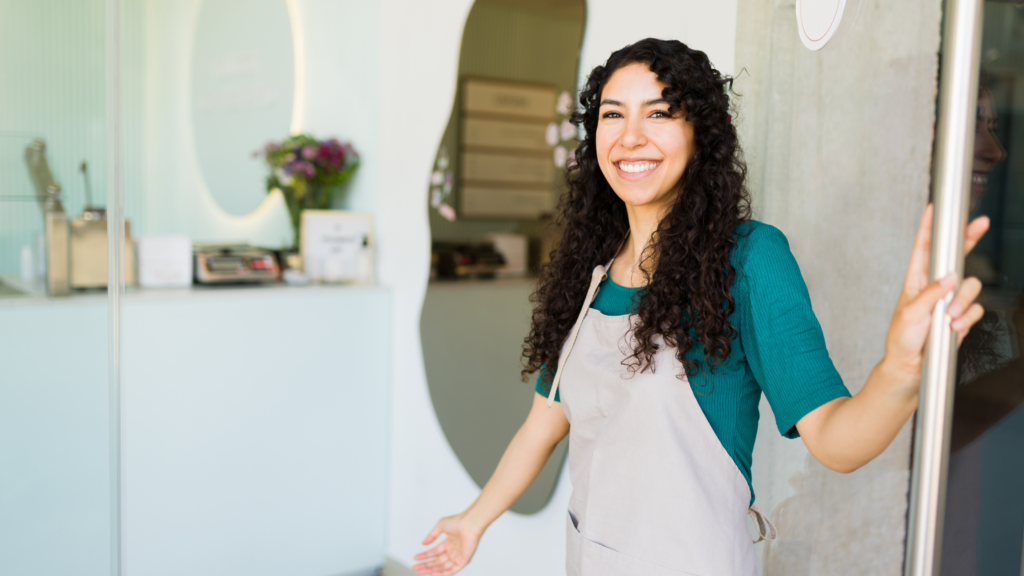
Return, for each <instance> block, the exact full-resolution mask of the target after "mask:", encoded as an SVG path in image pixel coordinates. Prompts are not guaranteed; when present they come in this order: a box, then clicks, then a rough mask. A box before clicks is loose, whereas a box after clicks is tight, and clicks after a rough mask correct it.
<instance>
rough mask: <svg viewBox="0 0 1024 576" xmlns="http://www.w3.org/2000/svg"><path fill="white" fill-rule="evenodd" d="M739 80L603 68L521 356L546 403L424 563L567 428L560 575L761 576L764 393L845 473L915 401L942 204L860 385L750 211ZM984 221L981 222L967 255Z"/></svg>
mask: <svg viewBox="0 0 1024 576" xmlns="http://www.w3.org/2000/svg"><path fill="white" fill-rule="evenodd" d="M730 82H731V80H730V79H729V78H727V77H724V76H723V75H722V74H720V73H719V72H718V71H717V70H716V69H715V68H714V67H713V66H712V65H711V62H710V61H709V59H708V57H707V55H706V54H704V53H703V52H700V51H697V50H693V49H692V48H690V47H688V46H686V45H685V44H683V43H681V42H678V41H665V40H655V39H646V40H641V41H639V42H637V43H635V44H632V45H630V46H626V47H625V48H623V49H621V50H619V51H617V52H615V53H613V54H612V55H611V57H610V58H609V59H608V61H607V63H606V64H604V65H603V66H598V67H596V68H595V69H594V70H593V71H592V72H591V74H590V76H589V77H588V79H587V83H586V85H585V87H584V89H583V91H582V93H581V95H580V98H579V103H580V105H581V107H582V111H581V112H578V113H575V114H573V121H574V122H575V123H576V124H577V125H581V126H582V127H583V128H584V130H585V136H584V138H583V140H582V142H581V143H580V145H579V147H578V148H577V149H576V152H575V162H573V163H570V164H569V167H568V169H567V174H566V180H567V183H568V187H569V191H568V192H567V193H566V194H565V195H564V196H563V197H562V202H561V205H560V214H559V218H560V220H561V222H562V223H563V226H564V232H563V234H562V238H561V242H560V243H559V244H558V246H557V248H556V249H555V251H554V252H553V253H552V256H551V265H550V266H549V267H547V268H545V269H544V270H543V271H542V273H541V277H540V279H539V282H538V288H537V291H536V293H535V295H534V298H533V301H534V302H536V304H537V305H536V308H535V309H534V313H533V322H532V326H531V330H530V334H529V336H528V337H527V339H526V343H525V346H524V353H523V355H524V357H525V358H526V360H527V366H526V368H525V369H524V371H523V376H524V377H526V376H527V375H529V374H530V373H532V372H535V371H539V372H540V374H541V375H540V378H538V381H537V385H536V391H537V395H536V396H535V397H534V403H533V409H532V410H531V412H530V414H529V416H528V417H527V419H526V422H525V423H524V424H523V425H522V427H521V428H520V429H519V432H518V433H517V434H516V436H515V437H514V438H513V439H512V442H511V443H510V444H509V446H508V448H507V449H506V451H505V454H504V455H503V456H502V459H501V461H500V463H499V464H498V467H497V469H496V470H495V472H494V474H493V475H492V477H491V479H490V480H489V481H488V483H487V485H486V486H484V489H483V491H482V492H481V494H480V496H479V497H478V498H477V500H476V501H475V502H474V503H473V504H472V505H471V506H470V507H469V508H468V509H467V510H466V511H464V512H463V513H461V514H458V515H455V516H451V517H448V518H443V519H442V520H441V521H440V522H438V524H437V525H436V526H435V527H434V529H433V530H432V531H431V532H430V534H429V535H428V536H427V538H426V539H425V540H424V542H423V544H424V545H430V544H432V543H433V542H434V541H435V540H436V539H437V538H438V537H439V536H440V535H441V534H445V535H447V539H446V540H444V541H443V542H442V543H441V544H439V545H437V546H436V547H434V548H433V549H431V550H429V551H427V552H424V553H422V554H420V555H418V556H417V559H418V560H423V561H424V562H423V563H421V564H418V565H417V566H415V567H414V568H415V569H416V570H418V571H419V572H421V573H425V574H434V575H439V576H447V575H449V574H453V573H455V572H457V571H458V570H460V569H461V568H462V567H463V566H465V565H466V563H468V562H469V560H470V558H471V557H472V555H473V553H474V552H475V550H476V547H477V544H478V542H479V540H480V538H481V536H482V535H483V532H484V531H485V530H486V529H487V527H488V526H489V525H490V524H491V523H492V522H493V521H494V520H495V519H497V518H498V517H499V516H500V515H501V514H502V513H503V512H504V511H505V510H507V509H508V507H509V506H510V505H511V503H512V502H513V501H514V500H515V499H516V498H518V496H519V495H520V494H521V493H522V492H523V490H525V489H526V487H527V486H528V485H529V484H530V483H531V482H532V481H533V479H534V478H535V477H536V475H537V473H538V472H539V471H540V469H541V467H542V466H543V465H544V463H545V461H546V460H547V459H548V457H549V456H550V454H551V453H552V451H553V449H554V446H555V445H556V444H557V443H558V442H559V441H561V440H562V439H563V438H564V437H566V436H568V437H569V444H570V450H569V462H568V464H569V476H570V478H571V481H572V487H573V492H572V496H571V497H570V500H569V506H568V508H569V509H568V514H567V517H566V568H567V574H568V575H569V576H582V575H584V574H585V575H587V576H612V575H614V576H634V575H635V576H640V575H643V576H651V575H658V576H670V575H674V574H735V575H743V576H754V575H756V574H759V569H758V567H757V561H756V558H755V551H754V547H753V545H752V541H751V539H750V534H749V532H748V530H747V519H748V517H749V518H750V519H752V520H753V521H754V526H755V528H756V530H757V534H758V540H757V541H760V540H773V539H774V538H775V537H776V536H777V531H776V529H775V527H774V525H773V524H772V523H771V522H770V521H769V520H768V518H767V517H766V516H765V515H764V514H763V513H762V512H761V511H760V510H759V509H758V507H757V506H755V505H754V493H753V487H752V482H751V460H752V453H753V447H754V438H755V436H756V434H757V427H758V419H759V411H758V403H759V401H760V397H761V394H762V393H763V394H764V395H765V396H766V397H767V399H768V402H769V404H770V405H771V408H772V412H773V413H774V415H775V420H776V425H777V427H778V430H779V432H780V433H781V434H782V435H783V436H786V437H788V438H802V439H803V441H804V443H805V445H806V446H807V449H808V451H809V452H810V453H811V454H812V455H813V456H814V457H815V458H816V459H817V460H818V461H819V462H821V463H822V464H824V465H825V466H826V467H828V468H830V469H832V470H834V471H837V472H843V473H846V472H852V471H854V470H856V469H858V468H860V467H861V466H863V465H865V464H866V463H868V462H869V461H871V460H872V459H874V458H875V457H877V456H878V455H879V454H880V453H881V452H882V451H883V450H885V449H886V447H887V446H888V445H889V444H890V443H891V442H892V441H893V439H894V438H895V437H896V434H897V433H898V432H899V430H900V428H901V427H902V426H903V425H904V424H905V423H906V422H907V420H908V419H909V417H910V416H911V414H912V413H913V412H914V409H915V408H916V406H917V391H918V383H919V381H920V377H921V365H922V363H923V358H924V347H925V343H926V340H927V336H928V331H929V327H930V323H931V315H932V309H933V308H934V306H935V304H936V302H938V301H939V300H940V299H942V298H944V297H946V296H947V295H949V294H951V293H952V292H953V288H954V287H955V285H956V282H955V278H954V277H952V276H949V277H946V278H943V279H942V280H939V281H936V282H931V283H929V282H928V266H929V265H928V253H929V244H930V241H931V238H930V231H931V210H930V209H929V210H926V211H925V215H924V217H923V218H922V222H921V226H920V230H919V233H918V237H917V241H916V243H915V246H914V254H913V256H912V258H911V264H910V267H909V270H908V272H907V277H906V281H905V283H904V286H903V292H902V295H901V298H900V301H899V303H898V305H897V309H896V312H895V314H894V315H893V319H892V322H891V324H890V326H889V334H888V338H887V342H886V351H885V357H884V358H883V359H882V360H881V361H880V362H879V363H878V364H877V365H876V367H875V369H874V370H873V371H872V373H871V375H870V377H869V378H868V379H867V382H866V383H865V384H864V386H863V388H862V390H861V391H860V392H858V393H857V394H856V395H855V396H853V397H851V396H850V393H849V392H848V390H847V388H846V386H845V385H844V384H843V381H842V379H841V378H840V376H839V373H838V371H837V370H836V368H835V366H834V365H833V364H832V360H831V358H830V357H829V353H828V350H827V349H826V347H825V338H824V334H823V333H822V330H821V327H820V325H819V324H818V321H817V318H816V317H815V314H814V311H813V309H812V307H811V302H810V296H809V294H808V291H807V287H806V285H805V284H804V280H803V277H802V275H801V273H800V269H799V267H798V266H797V263H796V259H795V258H794V256H793V254H792V253H791V252H790V249H789V244H788V242H787V240H786V237H785V236H784V235H783V234H782V233H781V232H780V231H779V230H778V229H776V228H773V227H772V226H769V225H766V224H762V223H760V222H756V221H754V220H751V219H750V211H749V200H748V196H747V191H746V186H745V182H744V180H745V175H746V166H745V164H744V162H743V160H742V156H741V151H740V148H739V142H738V138H737V134H736V129H735V128H734V127H733V125H732V123H731V121H730V113H729V112H730V102H729V91H728V90H727V87H728V86H729V85H730ZM987 228H988V221H987V219H984V218H983V219H979V221H977V222H975V223H972V224H971V225H970V226H968V228H967V231H966V240H965V247H966V249H967V250H968V251H969V250H970V249H971V248H973V246H974V245H975V244H976V243H977V241H978V239H979V238H980V237H981V236H982V235H983V234H984V232H985V230H986V229H987ZM979 290H980V283H979V282H978V281H977V279H968V280H965V281H964V282H963V283H962V284H961V286H960V288H959V290H958V291H957V292H956V295H955V296H954V297H953V300H952V304H951V305H950V307H949V308H948V311H949V315H950V317H951V320H952V324H951V326H952V329H953V330H955V331H956V332H957V333H958V334H959V336H960V337H961V338H962V337H964V336H965V335H966V334H967V332H968V330H969V329H970V328H971V326H972V325H973V324H974V323H975V322H977V321H978V319H979V318H980V317H981V307H980V306H979V305H978V304H976V303H974V300H975V298H976V297H977V296H978V292H979ZM560 384H561V385H562V386H561V389H560V388H559V385H560Z"/></svg>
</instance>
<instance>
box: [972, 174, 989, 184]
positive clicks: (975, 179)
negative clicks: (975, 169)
mask: <svg viewBox="0 0 1024 576" xmlns="http://www.w3.org/2000/svg"><path fill="white" fill-rule="evenodd" d="M971 183H972V184H988V176H982V175H981V174H975V175H973V176H971Z"/></svg>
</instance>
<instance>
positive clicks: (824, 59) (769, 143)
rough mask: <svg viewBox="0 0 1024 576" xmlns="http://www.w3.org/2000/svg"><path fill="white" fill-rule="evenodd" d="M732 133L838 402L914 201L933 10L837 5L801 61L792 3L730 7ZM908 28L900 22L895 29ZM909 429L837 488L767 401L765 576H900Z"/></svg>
mask: <svg viewBox="0 0 1024 576" xmlns="http://www.w3.org/2000/svg"><path fill="white" fill-rule="evenodd" d="M738 13H739V18H738V20H737V29H736V38H737V42H736V70H737V71H740V70H741V69H745V72H738V73H737V74H738V76H739V79H738V80H737V82H736V90H737V91H738V92H740V93H741V94H742V95H743V97H742V99H741V100H740V112H739V118H738V123H739V127H740V130H741V137H742V141H743V145H744V148H745V150H746V153H747V157H748V161H749V164H750V184H751V189H752V191H753V194H754V198H755V206H756V215H757V216H758V217H759V218H760V219H762V220H764V221H767V222H769V223H771V224H774V225H775V226H778V227H779V228H780V229H782V231H783V232H785V233H786V235H787V236H788V237H789V240H790V244H791V246H792V249H793V252H794V254H795V255H796V257H797V260H798V261H799V263H800V266H801V269H802V271H803V275H804V278H805V279H806V280H807V284H808V287H809V289H810V293H811V298H812V301H813V304H814V307H815V312H816V313H817V315H818V318H819V319H820V320H821V324H822V327H823V329H824V332H825V338H826V341H827V344H828V347H829V351H830V353H831V355H832V358H833V360H834V362H835V363H836V367H837V368H838V369H839V372H840V373H841V374H842V376H843V379H844V381H845V382H846V384H847V386H849V388H850V389H851V391H853V392H856V391H857V390H859V389H860V388H861V386H862V385H863V382H864V381H865V379H866V378H867V376H868V374H869V372H870V371H871V369H872V367H873V366H874V365H875V363H877V362H878V361H879V360H880V359H881V357H882V355H883V353H884V339H885V333H886V329H887V327H888V322H889V319H890V316H891V314H892V310H893V306H895V302H896V298H897V296H898V293H899V289H900V286H901V284H902V279H903V274H904V272H905V269H906V265H907V261H908V258H909V254H910V248H911V243H912V240H913V236H914V232H915V230H916V224H917V221H918V218H919V217H920V214H921V211H922V210H923V209H924V206H925V203H926V201H927V197H928V189H929V170H930V154H931V145H932V139H933V127H932V126H933V122H934V113H935V94H936V71H937V65H938V61H937V51H938V48H939V25H940V17H941V3H940V2H939V1H938V0H912V1H907V2H897V3H880V2H872V1H868V0H860V1H848V2H847V11H846V15H845V20H846V21H845V22H844V25H843V29H841V30H840V33H839V34H838V35H837V36H836V37H835V38H834V39H833V41H832V43H831V44H829V45H828V46H826V47H825V48H824V49H823V50H821V51H819V52H811V51H810V50H807V49H806V48H804V47H803V45H802V44H801V43H800V41H799V38H798V36H797V32H796V17H795V11H794V2H793V1H792V0H772V1H766V0H740V2H739V10H738ZM911 22H912V23H913V25H912V26H908V25H907V24H908V23H911ZM909 464H910V427H909V425H908V426H906V427H904V429H903V431H902V433H901V434H900V436H899V437H898V438H897V439H896V441H895V442H894V443H893V445H892V446H891V447H890V448H889V449H888V450H887V451H886V452H885V453H884V454H883V455H882V456H881V457H879V458H878V459H877V460H875V461H874V462H872V463H870V464H869V465H868V466H866V467H864V468H863V469H862V470H860V471H858V472H856V473H853V474H850V475H848V476H842V475H839V474H836V473H833V472H831V471H828V470H827V469H825V468H824V467H823V466H821V465H820V464H818V463H817V462H816V461H814V460H813V458H811V457H810V456H809V454H808V453H807V450H806V449H805V448H804V446H803V443H802V442H799V441H788V440H785V439H782V438H781V437H780V436H779V435H778V432H777V431H776V430H775V427H774V422H773V417H772V414H771V410H770V408H769V406H768V404H767V402H764V401H762V404H761V425H760V429H759V434H758V440H757V445H756V447H755V451H754V464H753V479H754V480H753V481H754V489H755V491H756V492H757V495H758V501H759V504H760V505H761V507H762V509H766V510H771V516H772V518H773V519H774V521H775V522H776V524H777V526H778V528H779V532H780V537H779V539H778V540H777V541H776V542H774V543H773V544H771V545H769V546H767V547H766V549H765V551H764V555H763V559H764V571H765V573H766V574H779V575H781V574H785V575H788V576H791V575H802V574H880V575H881V574H900V573H901V570H902V561H903V539H904V535H905V529H906V527H905V515H906V512H907V494H908V481H909Z"/></svg>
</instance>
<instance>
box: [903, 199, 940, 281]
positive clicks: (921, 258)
mask: <svg viewBox="0 0 1024 576" xmlns="http://www.w3.org/2000/svg"><path fill="white" fill-rule="evenodd" d="M934 211H935V207H934V206H932V205H931V204H928V206H927V207H925V209H924V214H922V215H921V223H920V224H919V225H918V227H917V237H916V238H915V239H914V249H913V251H912V252H911V253H910V265H909V266H907V278H906V280H905V281H904V283H903V293H904V296H905V297H907V298H914V297H915V296H917V294H918V293H919V292H920V291H921V290H922V289H923V288H924V287H925V285H927V284H928V262H929V260H930V259H931V251H932V215H933V214H934Z"/></svg>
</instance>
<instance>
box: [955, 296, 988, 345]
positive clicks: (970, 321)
mask: <svg viewBox="0 0 1024 576" xmlns="http://www.w3.org/2000/svg"><path fill="white" fill-rule="evenodd" d="M984 315H985V309H984V308H982V306H981V304H978V303H977V302H975V303H974V304H971V307H970V308H968V309H967V312H964V314H963V315H962V316H960V317H959V318H957V319H956V320H953V322H952V324H950V326H949V327H950V328H952V329H953V330H955V331H956V333H957V338H958V340H957V343H959V342H963V339H964V337H965V336H967V333H968V332H970V330H971V326H974V325H975V324H976V323H977V322H978V320H981V317H982V316H984Z"/></svg>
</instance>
